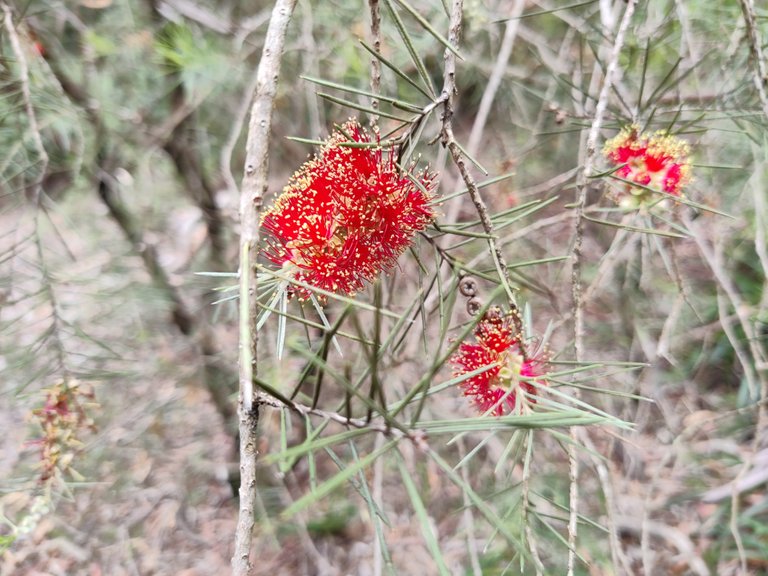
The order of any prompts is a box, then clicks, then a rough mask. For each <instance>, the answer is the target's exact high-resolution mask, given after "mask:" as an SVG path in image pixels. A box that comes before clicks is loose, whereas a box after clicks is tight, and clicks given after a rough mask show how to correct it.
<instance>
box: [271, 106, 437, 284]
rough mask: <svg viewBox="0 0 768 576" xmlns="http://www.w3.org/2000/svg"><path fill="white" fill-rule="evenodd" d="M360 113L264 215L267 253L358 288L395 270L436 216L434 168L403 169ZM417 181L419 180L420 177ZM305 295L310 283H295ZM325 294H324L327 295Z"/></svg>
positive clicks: (286, 268)
mask: <svg viewBox="0 0 768 576" xmlns="http://www.w3.org/2000/svg"><path fill="white" fill-rule="evenodd" d="M350 140H351V141H352V142H357V143H361V144H377V143H378V139H377V140H371V138H370V136H369V135H368V133H367V132H366V131H365V129H364V128H362V127H361V126H360V124H359V123H358V122H357V121H356V120H349V121H348V122H347V123H345V124H344V125H343V126H342V127H341V128H340V129H339V130H337V131H335V132H334V133H333V134H332V135H331V136H330V137H329V138H328V140H327V141H326V142H325V144H324V145H323V147H322V148H321V150H320V152H319V154H318V155H317V156H316V157H315V158H313V159H311V160H309V161H307V162H306V163H305V164H304V165H303V166H301V168H299V170H298V171H297V172H296V173H295V174H294V175H293V176H292V177H291V180H290V182H289V183H288V185H287V186H286V187H285V189H284V190H283V193H282V194H281V195H280V196H279V197H278V198H277V200H276V201H275V203H274V205H273V206H272V207H271V208H269V209H268V210H267V211H266V212H265V213H264V215H263V216H262V225H263V227H264V229H265V230H267V231H268V232H270V234H271V235H272V238H271V239H270V242H269V247H268V248H267V250H265V255H266V256H267V257H268V258H269V259H270V260H272V261H273V262H274V263H276V264H278V265H279V266H281V267H282V272H283V273H284V274H286V275H287V276H289V277H290V278H292V279H295V280H298V281H300V282H304V283H306V284H309V285H311V286H314V287H317V288H321V289H324V290H327V291H330V292H336V293H340V294H347V295H351V294H354V293H356V292H358V291H360V290H361V289H362V288H363V287H364V286H365V283H367V282H368V283H370V282H373V281H374V280H375V278H376V277H377V276H378V275H379V273H380V272H382V271H386V270H390V269H391V268H392V267H394V265H395V263H396V262H397V258H398V257H399V256H400V255H401V254H402V253H403V251H405V249H406V248H407V247H408V246H409V245H410V244H411V242H412V240H413V237H414V235H415V234H416V233H418V232H420V231H422V230H424V229H425V228H426V227H427V225H428V224H429V223H430V222H431V221H432V219H433V218H434V212H433V210H432V208H431V207H430V204H429V203H430V200H431V199H432V198H431V193H432V191H433V190H434V188H435V184H436V183H435V175H434V174H433V173H431V172H429V171H427V170H425V171H422V172H419V173H417V174H410V173H408V174H406V173H401V172H400V171H399V170H398V168H397V166H396V164H395V154H394V152H393V151H387V153H385V152H384V151H383V150H382V149H381V147H380V146H376V145H374V146H362V147H351V146H345V145H344V143H347V142H350ZM414 180H415V181H417V182H418V183H419V184H420V186H417V185H416V183H415V182H414ZM292 290H294V291H295V292H296V293H298V294H299V296H300V297H301V298H309V296H310V295H311V291H309V290H307V289H304V288H301V287H292ZM320 299H322V298H320Z"/></svg>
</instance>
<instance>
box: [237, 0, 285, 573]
mask: <svg viewBox="0 0 768 576" xmlns="http://www.w3.org/2000/svg"><path fill="white" fill-rule="evenodd" d="M295 6H296V0H277V2H276V3H275V7H274V9H273V11H272V18H271V20H270V22H269V28H268V29H267V37H266V40H265V41H264V50H263V52H262V55H261V61H260V62H259V69H258V72H257V81H256V93H255V95H254V100H253V106H252V107H251V118H250V122H249V124H248V139H247V143H246V152H245V175H244V177H243V184H242V189H241V192H240V225H241V232H240V361H239V366H240V376H239V380H240V396H239V402H238V411H239V428H240V507H239V510H238V520H237V529H236V533H235V550H234V554H233V555H232V574H233V575H234V576H247V575H248V573H249V571H250V568H251V562H250V552H251V532H252V531H253V523H254V504H255V500H256V448H257V440H258V435H257V432H258V431H257V427H258V423H259V406H258V404H256V405H255V406H254V404H253V378H254V374H255V372H256V359H257V352H258V338H257V332H256V320H257V317H258V313H259V307H258V302H257V300H256V286H257V272H256V260H257V257H258V250H259V246H258V244H259V235H260V229H259V225H260V222H259V213H260V211H261V203H262V198H263V196H264V193H265V192H266V190H267V186H268V169H269V137H270V134H271V132H272V110H273V108H274V101H275V96H276V94H277V81H278V77H279V74H280V63H281V59H282V55H283V46H284V44H285V35H286V31H287V29H288V23H289V22H290V19H291V14H292V13H293V9H294V7H295Z"/></svg>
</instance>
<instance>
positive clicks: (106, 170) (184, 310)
mask: <svg viewBox="0 0 768 576" xmlns="http://www.w3.org/2000/svg"><path fill="white" fill-rule="evenodd" d="M33 30H34V26H33ZM42 32H43V31H40V32H39V33H38V37H39V38H44V34H43V33H42ZM44 54H45V60H46V63H47V65H48V67H49V70H50V72H51V74H52V76H53V78H54V79H55V81H56V82H57V83H58V85H59V86H60V87H61V90H62V92H63V93H64V94H65V95H66V96H67V97H68V98H69V99H70V100H71V101H72V102H73V103H75V104H76V105H78V106H80V107H81V108H82V109H83V110H84V111H85V113H86V117H87V118H88V121H89V122H90V124H91V126H92V128H93V130H94V132H95V133H96V138H97V145H98V148H99V153H98V158H97V174H96V179H97V181H98V193H99V198H100V199H101V201H102V202H103V203H104V205H105V206H106V208H107V210H108V213H109V215H110V217H111V218H112V220H113V221H114V222H115V223H116V224H117V225H118V227H119V228H120V230H121V231H122V233H123V235H124V236H125V238H126V239H127V240H128V242H129V243H130V245H131V247H132V248H133V250H134V251H135V252H136V253H137V254H138V255H139V256H140V257H141V259H142V261H143V263H144V268H145V269H146V271H147V272H148V274H149V275H150V278H151V279H152V282H153V283H154V284H155V286H157V287H158V288H159V289H160V290H161V291H162V292H163V293H164V294H165V296H166V298H167V299H168V300H169V301H170V302H171V303H172V305H173V310H172V319H173V322H174V324H175V325H176V327H177V328H178V329H179V331H180V332H181V333H182V334H184V335H186V336H190V337H192V336H193V335H194V334H195V332H197V335H198V337H199V346H200V355H201V357H202V365H203V371H204V375H203V380H204V385H205V387H206V389H207V390H208V392H209V394H210V396H211V400H212V402H213V404H214V406H215V407H216V410H217V412H218V413H219V415H220V416H221V418H222V420H223V421H224V423H225V425H226V426H228V427H230V426H231V424H232V422H234V420H235V411H234V408H233V406H232V403H231V401H230V399H229V389H230V386H231V384H232V383H233V382H234V381H235V375H234V373H233V372H232V371H231V370H230V369H229V367H227V366H225V365H223V363H222V362H221V361H220V360H219V356H220V352H221V351H220V349H219V347H218V346H217V344H216V342H215V338H214V337H213V334H212V333H211V331H210V330H209V329H208V328H207V327H206V326H205V325H203V324H201V323H199V322H198V321H197V317H196V315H195V314H194V313H193V312H192V310H191V309H190V307H189V306H188V304H187V303H186V302H185V301H184V298H183V297H182V294H181V291H180V290H179V288H178V287H177V286H176V285H175V284H174V283H173V282H172V281H171V279H170V277H169V275H168V273H167V272H166V270H165V268H163V266H162V264H161V263H160V255H159V254H158V252H157V249H156V247H155V246H154V245H153V244H152V243H151V242H150V241H149V240H148V239H147V238H146V237H145V234H144V230H143V228H142V225H141V223H140V222H139V220H138V218H137V217H136V216H135V215H134V214H133V213H132V212H131V211H130V209H129V208H128V207H127V206H126V205H125V204H124V203H123V202H122V201H121V200H120V195H119V184H118V182H117V180H116V179H115V178H114V176H113V175H112V172H113V168H114V166H115V164H116V162H117V159H116V158H114V157H113V156H112V155H111V154H110V144H109V141H108V140H109V134H108V133H107V132H106V131H105V127H104V122H103V121H102V118H101V115H100V113H99V109H98V106H96V105H95V101H94V100H93V99H92V98H91V96H90V95H89V93H88V92H87V89H86V88H85V87H83V86H82V85H81V84H78V83H75V82H74V81H72V79H71V78H69V76H67V74H65V73H64V71H63V70H62V69H61V66H60V63H59V61H58V59H57V58H56V54H55V51H53V50H44ZM228 431H229V432H231V430H228Z"/></svg>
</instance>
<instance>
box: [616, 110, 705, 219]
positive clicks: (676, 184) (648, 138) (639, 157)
mask: <svg viewBox="0 0 768 576" xmlns="http://www.w3.org/2000/svg"><path fill="white" fill-rule="evenodd" d="M603 154H605V156H606V158H608V160H610V161H611V162H613V163H614V164H616V165H618V166H620V167H619V169H618V170H616V172H615V174H616V176H619V177H621V178H623V179H625V180H629V181H630V182H634V183H636V184H640V185H642V186H646V187H648V188H652V189H655V190H661V191H662V192H666V193H667V194H672V195H673V196H681V195H682V190H683V188H684V187H685V186H686V185H687V184H688V183H689V182H690V181H691V165H690V163H689V161H688V154H689V147H688V143H687V142H685V141H684V140H681V139H680V138H677V137H676V136H672V135H670V134H667V133H666V132H663V131H659V132H656V133H654V134H648V133H646V132H643V133H640V132H639V128H638V127H637V126H634V125H633V126H628V127H626V128H624V129H623V130H622V131H621V132H620V133H619V134H618V135H617V136H616V137H614V138H611V139H610V140H608V141H607V142H606V143H605V147H604V148H603ZM658 199H659V195H658V194H653V192H651V191H650V190H646V189H644V188H639V187H637V186H632V185H631V184H627V183H624V184H623V185H622V186H620V194H619V195H618V197H617V201H618V203H619V204H621V205H622V206H625V207H627V208H637V207H639V206H642V205H645V204H647V203H649V202H650V201H652V200H658Z"/></svg>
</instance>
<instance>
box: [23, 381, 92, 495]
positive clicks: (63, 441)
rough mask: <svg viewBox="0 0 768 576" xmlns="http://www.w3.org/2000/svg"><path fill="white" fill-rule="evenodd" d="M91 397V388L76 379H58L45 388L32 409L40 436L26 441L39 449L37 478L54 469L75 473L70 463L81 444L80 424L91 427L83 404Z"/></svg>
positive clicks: (46, 476)
mask: <svg viewBox="0 0 768 576" xmlns="http://www.w3.org/2000/svg"><path fill="white" fill-rule="evenodd" d="M93 397H94V396H93V391H92V390H90V388H89V387H87V386H84V385H82V384H80V383H79V382H77V381H76V380H69V381H67V382H65V381H61V382H58V383H56V384H55V385H54V386H53V387H51V388H50V389H49V390H47V391H46V398H45V404H44V405H43V407H42V408H38V409H36V410H33V411H32V414H33V416H34V417H35V419H36V420H37V422H38V423H39V424H40V426H41V428H42V429H43V436H42V438H38V439H36V440H33V441H31V442H29V445H31V446H37V447H39V449H40V460H41V463H42V472H41V474H40V482H42V483H45V482H47V481H49V480H51V479H52V478H53V477H54V475H55V472H56V470H59V471H61V472H70V473H71V474H72V475H73V476H75V477H78V475H77V473H76V472H74V470H73V469H72V467H71V464H72V460H73V459H74V457H75V455H76V453H77V452H78V451H80V450H81V449H82V446H83V444H82V443H81V442H80V440H79V439H78V437H77V434H78V432H79V431H80V429H81V428H88V429H91V430H93V429H94V425H93V421H92V420H91V419H90V418H88V416H87V415H86V412H85V405H84V403H88V404H91V403H92V402H93Z"/></svg>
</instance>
